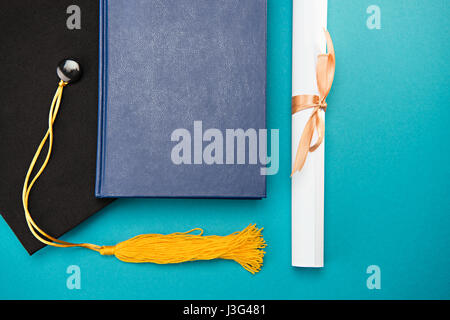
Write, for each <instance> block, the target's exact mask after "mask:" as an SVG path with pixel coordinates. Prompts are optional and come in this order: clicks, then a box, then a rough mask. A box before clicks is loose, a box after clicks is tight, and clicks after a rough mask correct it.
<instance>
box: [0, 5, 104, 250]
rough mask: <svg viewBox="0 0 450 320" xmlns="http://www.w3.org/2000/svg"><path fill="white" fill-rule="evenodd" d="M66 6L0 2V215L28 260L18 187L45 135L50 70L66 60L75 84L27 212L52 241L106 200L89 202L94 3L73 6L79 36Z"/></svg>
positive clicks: (52, 81) (34, 245)
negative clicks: (78, 75) (72, 63)
mask: <svg viewBox="0 0 450 320" xmlns="http://www.w3.org/2000/svg"><path fill="white" fill-rule="evenodd" d="M73 4H74V2H73V1H71V0H59V1H54V0H41V1H33V0H26V1H2V2H0V39H1V47H2V50H1V55H0V68H1V71H0V159H1V161H0V213H1V214H2V215H3V217H4V219H5V220H6V222H7V223H8V225H9V226H10V227H11V229H12V230H13V231H14V233H15V234H16V236H17V238H18V239H19V240H20V242H21V243H22V244H23V246H24V247H25V249H26V250H27V251H28V252H29V253H30V254H33V253H34V252H36V251H37V250H39V249H40V248H42V247H43V246H44V245H43V244H42V243H41V242H39V241H38V240H36V239H35V237H34V236H33V235H32V234H31V233H30V230H29V229H28V226H27V225H26V222H25V215H24V210H23V207H22V200H21V196H22V186H23V182H24V179H25V174H26V171H27V168H28V166H29V165H30V161H31V159H32V157H33V155H34V152H35V151H36V147H37V145H38V144H39V142H40V140H41V139H42V136H43V135H44V134H45V132H46V130H47V117H48V110H49V107H50V102H51V101H52V98H53V95H54V93H55V87H56V84H57V83H58V81H59V79H58V77H57V74H56V67H57V63H58V61H60V60H61V59H63V58H66V57H73V58H75V59H76V60H77V61H79V62H80V64H81V65H82V68H83V78H82V81H79V82H76V83H74V84H71V87H70V90H66V92H65V93H64V98H63V103H62V104H63V105H64V107H63V108H61V110H60V111H59V114H58V119H57V121H56V122H55V126H54V129H55V131H57V134H55V141H54V146H53V153H52V157H51V161H50V162H49V164H48V166H47V169H46V171H45V174H43V175H42V176H41V177H40V179H39V182H38V183H36V185H35V186H34V187H33V192H32V193H31V196H30V210H31V211H32V212H33V219H34V220H35V221H36V223H37V224H38V225H39V226H41V227H42V228H43V229H44V230H46V231H47V232H48V233H49V234H51V235H53V236H55V237H59V236H61V235H62V234H64V233H65V232H67V231H69V230H70V229H72V228H74V227H75V226H76V225H78V224H79V223H80V222H82V221H83V220H85V219H86V218H88V217H89V216H91V215H93V214H94V213H95V212H97V211H98V210H100V209H102V208H103V207H105V206H106V205H108V204H109V203H111V201H112V200H111V199H96V198H95V196H94V185H95V165H96V152H97V151H96V150H97V110H98V108H97V92H98V89H97V88H98V17H99V8H98V1H92V0H77V1H76V5H77V6H78V8H79V9H80V12H79V13H80V18H81V19H80V20H79V21H75V22H76V23H77V26H76V27H80V29H77V28H73V29H69V27H73V25H71V23H72V24H73V23H74V20H73V19H74V18H78V17H74V16H73V13H75V11H73V10H72V9H71V8H73V6H72V5H73ZM70 6H72V7H70ZM68 8H69V10H68ZM68 11H69V13H68ZM68 19H69V27H68V26H67V20H68ZM78 22H80V23H79V25H78ZM40 163H42V160H40V162H38V165H39V164H40Z"/></svg>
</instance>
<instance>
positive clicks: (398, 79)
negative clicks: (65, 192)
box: [0, 0, 450, 299]
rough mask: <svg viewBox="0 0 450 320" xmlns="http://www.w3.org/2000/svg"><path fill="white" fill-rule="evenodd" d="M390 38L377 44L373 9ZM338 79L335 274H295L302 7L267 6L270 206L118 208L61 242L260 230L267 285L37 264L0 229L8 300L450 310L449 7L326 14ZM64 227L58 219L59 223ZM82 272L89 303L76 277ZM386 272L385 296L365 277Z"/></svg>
mask: <svg viewBox="0 0 450 320" xmlns="http://www.w3.org/2000/svg"><path fill="white" fill-rule="evenodd" d="M372 4H375V5H378V6H379V7H380V8H381V26H382V28H381V30H369V29H368V28H367V27H366V20H367V18H368V17H369V15H368V14H367V13H366V9H367V7H368V6H369V5H372ZM328 9H329V10H328V27H329V30H330V32H331V34H332V37H333V40H334V44H335V48H336V54H337V70H336V77H335V82H334V85H333V88H332V92H331V95H330V97H329V99H328V105H329V108H328V111H327V132H326V139H327V145H326V186H325V190H326V194H325V197H326V200H325V224H326V225H325V267H324V268H322V269H298V268H293V267H291V265H290V259H291V258H290V250H291V245H290V242H291V232H290V227H291V224H290V219H291V216H290V198H291V196H290V179H289V174H290V137H291V132H290V119H291V116H290V99H291V71H290V70H291V35H292V34H291V26H292V22H291V15H292V4H291V0H269V1H268V92H267V99H268V107H267V116H268V123H267V124H268V127H269V128H278V129H280V153H281V154H280V171H279V173H278V174H277V175H275V176H271V177H268V184H267V191H268V198H267V199H264V200H261V201H250V200H249V201H233V200H168V199H121V200H118V201H116V202H115V203H114V204H112V205H111V206H109V207H107V208H106V209H104V210H102V211H101V212H100V213H99V214H97V215H95V216H94V217H92V218H91V219H89V220H88V221H86V222H84V223H83V224H82V225H81V226H79V227H78V228H76V229H75V230H73V231H71V232H69V233H68V234H67V235H66V236H64V237H63V239H64V240H68V241H75V242H77V241H80V240H82V241H89V242H92V243H99V244H114V243H115V242H117V241H121V240H125V239H127V238H129V237H131V236H134V235H136V234H139V233H155V232H156V233H170V232H175V231H183V230H188V229H190V228H192V227H203V228H205V231H206V233H207V234H220V235H224V234H228V233H231V232H233V231H235V230H239V229H242V228H244V227H245V226H246V225H248V224H249V223H253V222H254V223H257V224H258V225H259V226H263V227H264V237H265V239H266V241H267V242H268V244H269V247H268V248H267V255H266V258H265V263H264V267H263V269H262V271H261V272H260V273H259V274H257V275H251V274H250V273H248V272H246V271H245V270H243V269H242V268H241V267H240V266H239V265H238V264H237V263H234V262H231V261H208V262H194V263H185V264H179V265H166V266H160V265H153V264H141V265H138V264H126V263H123V262H120V261H118V260H116V259H114V258H112V257H101V256H98V255H97V254H96V253H95V252H90V251H86V250H83V249H58V248H46V249H44V250H41V251H39V252H38V253H37V254H35V255H34V256H33V257H29V256H28V254H27V253H26V251H25V250H24V249H23V248H22V247H21V245H20V244H19V242H18V241H17V239H16V238H15V236H14V235H13V233H12V231H11V230H10V229H9V228H8V226H7V225H6V223H5V222H4V221H3V220H1V221H0V252H1V254H0V298H2V299H432V298H446V299H448V298H450V271H449V264H450V249H449V240H450V237H449V236H450V234H449V228H450V218H449V212H450V194H449V190H450V183H449V181H450V169H449V161H450V146H449V142H448V141H449V138H450V136H449V126H450V105H449V102H448V101H449V98H450V96H449V85H448V79H449V76H450V64H449V58H448V51H449V50H450V46H449V44H448V37H449V22H448V21H449V16H450V5H449V2H448V0H433V1H425V0H422V1H417V0H402V1H400V0H396V1H388V0H371V1H363V0H346V1H335V0H330V1H329V8H328ZM55 214H57V213H55ZM69 265H78V266H79V267H80V268H81V290H69V289H67V287H66V279H67V277H68V276H69V275H68V274H67V273H66V269H67V267H68V266H69ZM369 265H378V266H380V268H381V290H369V289H367V287H366V279H367V277H368V275H367V274H366V268H367V267H368V266H369Z"/></svg>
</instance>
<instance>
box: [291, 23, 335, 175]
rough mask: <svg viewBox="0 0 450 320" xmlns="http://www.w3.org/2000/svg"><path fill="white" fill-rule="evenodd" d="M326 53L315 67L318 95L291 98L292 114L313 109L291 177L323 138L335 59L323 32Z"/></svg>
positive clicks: (326, 35) (327, 34) (319, 57)
mask: <svg viewBox="0 0 450 320" xmlns="http://www.w3.org/2000/svg"><path fill="white" fill-rule="evenodd" d="M325 38H326V39H327V47H328V53H324V54H319V56H318V59H317V67H316V78H317V88H318V90H319V95H318V96H316V95H298V96H295V97H292V114H295V113H297V112H300V111H303V110H306V109H310V108H314V110H313V112H312V114H311V117H310V118H309V120H308V122H307V123H306V125H305V129H304V130H303V133H302V136H301V138H300V142H299V144H298V148H297V154H296V155H295V162H294V166H293V169H292V174H291V177H292V175H293V174H294V173H295V172H297V171H300V170H302V168H303V166H304V164H305V161H306V158H307V156H308V153H309V152H314V151H315V150H316V149H317V148H318V147H319V146H320V144H321V143H322V141H323V139H324V137H325V117H324V116H325V111H326V109H327V103H326V98H327V96H328V93H329V92H330V90H331V85H332V84H333V79H334V70H335V66H336V59H335V55H334V47H333V42H332V41H331V36H330V33H329V32H328V31H326V30H325ZM315 131H317V135H318V137H317V141H316V143H315V144H314V145H311V141H312V138H313V135H314V132H315Z"/></svg>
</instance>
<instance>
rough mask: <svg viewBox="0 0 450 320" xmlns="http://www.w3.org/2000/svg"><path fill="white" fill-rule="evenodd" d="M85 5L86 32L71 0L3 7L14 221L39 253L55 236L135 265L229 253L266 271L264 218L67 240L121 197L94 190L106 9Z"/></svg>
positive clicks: (0, 208)
mask: <svg viewBox="0 0 450 320" xmlns="http://www.w3.org/2000/svg"><path fill="white" fill-rule="evenodd" d="M79 4H81V5H83V9H82V10H83V12H86V14H83V17H84V18H83V19H84V20H83V22H82V24H81V29H75V30H76V31H73V30H68V29H67V28H65V20H66V18H67V17H66V16H65V15H64V14H63V13H64V12H65V10H66V8H67V6H69V5H70V3H68V2H66V1H58V2H56V1H54V0H47V1H39V2H38V4H36V3H35V2H34V1H21V2H20V3H14V4H11V5H9V4H8V5H6V4H2V5H0V12H1V14H0V21H1V23H0V35H1V38H2V40H3V41H4V43H3V45H4V48H5V50H4V51H3V52H2V56H1V61H0V65H1V67H2V69H3V70H2V72H0V83H1V84H0V85H1V87H0V90H1V92H0V110H1V111H0V137H1V139H0V150H1V152H2V155H1V160H2V161H1V163H0V176H1V179H2V181H1V183H0V212H1V213H2V215H3V217H4V218H5V220H6V221H7V223H8V224H9V225H10V226H11V228H12V229H13V231H14V233H15V234H16V235H17V237H18V238H19V240H20V241H21V242H22V244H23V245H24V247H25V248H26V249H27V250H28V252H29V253H30V254H32V253H34V252H35V251H36V250H38V249H39V248H41V247H42V246H43V244H49V245H52V246H56V247H66V248H67V247H83V248H86V249H89V250H93V251H96V252H98V253H99V254H101V255H105V256H109V255H114V256H115V257H116V258H118V259H119V260H122V261H125V262H131V263H143V262H150V263H158V264H168V263H180V262H185V261H194V260H211V259H228V260H234V261H236V262H238V263H239V264H240V265H241V266H242V267H243V268H244V269H246V270H247V271H249V272H251V273H256V272H258V271H260V270H261V267H262V263H263V257H264V254H265V252H264V251H263V250H262V249H263V248H265V247H266V243H265V241H264V239H263V237H262V234H261V231H262V229H258V228H257V227H256V226H255V225H249V226H248V227H247V228H245V229H243V230H242V231H239V232H234V233H232V234H230V235H227V236H214V235H213V236H204V235H203V230H202V229H200V228H195V229H192V230H190V231H187V232H175V233H172V234H168V235H162V234H142V235H138V236H135V237H133V238H131V239H129V240H125V241H122V242H120V243H117V244H116V245H112V246H109V245H106V246H105V245H96V244H90V243H70V242H65V241H62V240H60V239H58V238H59V236H60V235H62V234H63V233H65V232H66V231H68V230H70V229H71V228H73V227H75V226H76V225H77V224H79V223H80V222H82V221H83V220H84V219H86V218H88V217H89V216H90V215H92V214H93V213H95V212H96V211H98V210H99V209H101V208H102V207H104V206H106V205H107V204H108V203H110V202H111V201H112V200H111V199H106V200H105V199H103V200H100V199H96V198H95V197H94V185H95V183H94V181H95V171H96V170H95V162H96V147H97V100H98V97H97V92H98V90H97V83H98V79H97V77H98V72H97V67H98V11H99V10H98V6H97V2H94V1H92V0H85V1H79ZM83 28H84V29H83ZM62 57H71V59H64V60H61V58H62ZM60 60H61V62H60V63H59V64H57V69H56V70H55V61H60ZM81 66H83V67H81ZM81 70H83V72H81ZM55 71H56V72H55ZM55 73H56V74H57V75H58V78H59V79H58V82H57V81H55V80H56V79H55ZM81 73H83V79H82V81H79V82H76V80H79V78H80V76H81ZM55 82H57V83H58V86H57V90H56V92H55V93H54V95H53V98H52V93H53V92H54V87H55ZM66 86H70V90H64V87H66ZM63 91H64V98H63ZM61 105H64V106H63V107H61ZM49 109H50V111H49ZM57 118H58V119H57ZM56 119H57V120H56ZM56 132H57V134H56ZM43 136H44V137H43ZM36 146H38V148H37V150H36ZM45 146H46V147H45ZM44 150H46V151H44ZM45 154H46V156H45ZM42 155H44V156H42ZM50 155H51V160H50V161H47V160H48V159H50ZM42 158H44V159H46V160H45V161H43V162H42ZM30 159H33V160H32V161H31V164H30ZM37 159H41V162H39V161H36V160H37ZM38 168H40V169H38ZM44 170H45V174H42V175H41V173H43V172H44ZM36 171H37V172H36ZM38 178H39V182H38V183H36V184H34V182H35V181H37V179H38ZM31 191H32V192H31ZM31 212H32V214H31Z"/></svg>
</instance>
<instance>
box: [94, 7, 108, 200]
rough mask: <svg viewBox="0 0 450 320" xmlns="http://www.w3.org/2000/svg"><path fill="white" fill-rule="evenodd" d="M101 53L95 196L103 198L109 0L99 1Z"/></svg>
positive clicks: (99, 63)
mask: <svg viewBox="0 0 450 320" xmlns="http://www.w3.org/2000/svg"><path fill="white" fill-rule="evenodd" d="M99 12H100V14H99V46H98V47H99V49H98V50H99V51H98V59H99V61H98V129H97V130H98V133H97V168H96V178H95V196H96V197H97V198H102V197H103V193H102V181H103V177H104V175H103V172H104V154H105V153H104V148H105V141H104V139H105V138H106V136H105V134H104V133H105V125H106V122H105V121H106V118H105V117H106V97H107V95H106V83H107V58H106V54H107V39H106V37H107V0H99Z"/></svg>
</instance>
